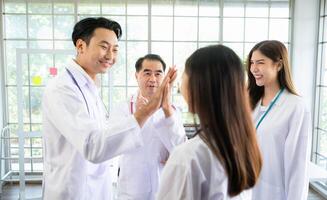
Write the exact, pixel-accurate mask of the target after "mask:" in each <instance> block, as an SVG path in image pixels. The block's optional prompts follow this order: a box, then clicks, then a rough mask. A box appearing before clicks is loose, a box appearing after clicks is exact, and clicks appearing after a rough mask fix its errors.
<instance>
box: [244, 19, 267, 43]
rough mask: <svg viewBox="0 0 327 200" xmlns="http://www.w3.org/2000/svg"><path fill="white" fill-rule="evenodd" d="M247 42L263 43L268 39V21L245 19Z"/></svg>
mask: <svg viewBox="0 0 327 200" xmlns="http://www.w3.org/2000/svg"><path fill="white" fill-rule="evenodd" d="M245 24H246V26H245V41H247V42H252V41H261V40H266V39H267V38H268V19H256V18H255V19H252V18H248V19H245Z"/></svg>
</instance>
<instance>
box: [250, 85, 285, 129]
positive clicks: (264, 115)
mask: <svg viewBox="0 0 327 200" xmlns="http://www.w3.org/2000/svg"><path fill="white" fill-rule="evenodd" d="M283 91H284V88H282V89H281V90H279V92H278V94H277V95H276V97H275V98H274V99H273V101H272V102H271V103H270V104H269V107H268V109H267V111H266V112H265V113H263V115H262V116H261V117H260V120H259V121H258V123H257V125H256V127H255V129H257V130H258V127H259V126H260V124H261V122H262V121H263V119H264V118H265V117H266V115H267V114H268V113H269V111H270V110H271V109H272V107H273V106H274V105H275V103H276V101H277V100H278V98H279V97H280V95H281V94H282V93H283Z"/></svg>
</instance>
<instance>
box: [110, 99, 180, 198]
mask: <svg viewBox="0 0 327 200" xmlns="http://www.w3.org/2000/svg"><path fill="white" fill-rule="evenodd" d="M136 98H137V94H135V95H133V96H132V98H129V99H128V100H127V101H126V102H122V103H120V105H119V106H117V107H116V108H115V109H114V110H113V111H112V112H111V114H110V116H113V119H114V120H119V119H120V118H125V117H126V116H128V115H130V114H131V111H135V102H136ZM131 102H132V103H131ZM131 106H132V107H133V108H132V109H131ZM141 135H142V138H143V142H144V144H145V145H144V146H142V147H141V148H138V149H137V150H131V151H129V152H128V153H125V154H123V155H122V156H120V159H119V167H120V174H119V177H118V199H119V200H127V199H131V200H153V199H154V197H155V196H154V195H155V193H156V192H157V189H158V185H159V177H160V174H161V170H162V168H163V166H164V165H163V163H162V162H166V160H167V159H168V156H169V153H170V152H171V151H172V149H173V148H174V147H175V146H176V145H178V144H180V143H182V142H184V141H185V140H186V135H185V130H184V126H183V122H182V118H181V113H180V112H179V111H178V109H176V110H175V112H174V114H173V115H172V116H170V117H169V118H166V117H165V114H164V112H163V110H162V109H159V110H157V111H156V112H155V113H154V114H153V115H152V116H151V117H150V118H149V119H148V120H147V121H146V123H145V124H144V126H143V127H142V129H141Z"/></svg>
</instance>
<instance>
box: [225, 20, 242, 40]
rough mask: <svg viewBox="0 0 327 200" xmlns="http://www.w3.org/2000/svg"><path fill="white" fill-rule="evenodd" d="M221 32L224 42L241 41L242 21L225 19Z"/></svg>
mask: <svg viewBox="0 0 327 200" xmlns="http://www.w3.org/2000/svg"><path fill="white" fill-rule="evenodd" d="M223 30H224V34H223V40H224V41H243V37H244V36H243V32H244V19H243V18H225V19H224V28H223Z"/></svg>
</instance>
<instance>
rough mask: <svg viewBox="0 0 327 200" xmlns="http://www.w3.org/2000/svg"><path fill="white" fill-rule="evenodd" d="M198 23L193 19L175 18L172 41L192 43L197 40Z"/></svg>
mask: <svg viewBox="0 0 327 200" xmlns="http://www.w3.org/2000/svg"><path fill="white" fill-rule="evenodd" d="M197 29H198V23H197V18H195V17H176V18H175V23H174V39H175V40H176V41H194V40H196V39H197Z"/></svg>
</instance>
